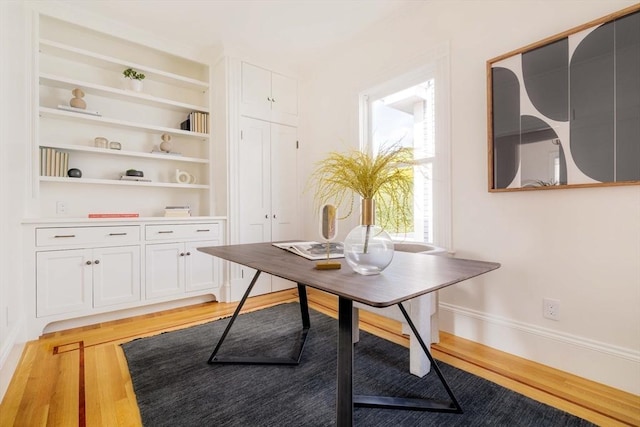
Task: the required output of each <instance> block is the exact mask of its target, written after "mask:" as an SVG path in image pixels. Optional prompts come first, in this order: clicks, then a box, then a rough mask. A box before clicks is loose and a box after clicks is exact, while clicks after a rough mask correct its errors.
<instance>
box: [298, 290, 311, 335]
mask: <svg viewBox="0 0 640 427" xmlns="http://www.w3.org/2000/svg"><path fill="white" fill-rule="evenodd" d="M298 300H299V301H300V314H301V315H302V327H303V328H305V329H309V328H310V327H311V321H310V320H309V302H308V300H307V287H306V286H305V285H303V284H302V283H298Z"/></svg>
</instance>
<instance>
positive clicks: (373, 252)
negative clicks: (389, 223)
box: [344, 225, 393, 276]
mask: <svg viewBox="0 0 640 427" xmlns="http://www.w3.org/2000/svg"><path fill="white" fill-rule="evenodd" d="M344 258H345V260H346V261H347V264H349V267H351V268H352V269H353V270H354V271H355V272H356V273H359V274H362V275H365V276H369V275H372V274H380V272H382V270H384V269H385V268H387V267H388V266H389V264H391V260H392V259H393V240H391V236H389V234H388V233H387V232H386V231H384V230H383V229H382V227H380V226H377V225H359V226H357V227H356V228H354V229H353V230H351V231H350V232H349V234H348V235H347V237H346V238H345V240H344Z"/></svg>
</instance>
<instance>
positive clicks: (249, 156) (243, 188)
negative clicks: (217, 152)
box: [237, 117, 271, 243]
mask: <svg viewBox="0 0 640 427" xmlns="http://www.w3.org/2000/svg"><path fill="white" fill-rule="evenodd" d="M270 126H271V125H270V124H269V123H267V122H263V121H261V120H254V119H249V118H247V117H242V118H241V120H240V129H241V131H240V135H241V137H240V142H239V147H238V168H237V173H238V175H237V177H238V191H239V194H238V202H239V203H238V204H239V206H238V208H239V212H238V213H239V215H238V221H239V225H240V228H239V239H240V243H257V242H268V241H270V240H271V174H270V169H269V168H270V165H269V164H270V157H271V151H270V150H271V141H270V139H271V135H270V129H271V128H270Z"/></svg>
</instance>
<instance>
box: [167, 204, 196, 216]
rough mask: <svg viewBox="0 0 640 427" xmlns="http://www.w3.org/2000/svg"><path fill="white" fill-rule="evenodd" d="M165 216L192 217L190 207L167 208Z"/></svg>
mask: <svg viewBox="0 0 640 427" xmlns="http://www.w3.org/2000/svg"><path fill="white" fill-rule="evenodd" d="M164 216H168V217H185V216H191V208H189V206H167V207H165V208H164Z"/></svg>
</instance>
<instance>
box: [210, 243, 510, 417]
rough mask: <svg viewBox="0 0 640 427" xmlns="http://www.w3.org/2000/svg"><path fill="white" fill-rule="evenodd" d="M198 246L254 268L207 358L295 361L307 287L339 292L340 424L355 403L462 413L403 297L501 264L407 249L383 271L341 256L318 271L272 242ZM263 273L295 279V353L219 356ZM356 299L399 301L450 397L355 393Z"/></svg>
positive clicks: (384, 303) (305, 325)
mask: <svg viewBox="0 0 640 427" xmlns="http://www.w3.org/2000/svg"><path fill="white" fill-rule="evenodd" d="M198 250H200V251H202V252H204V253H207V254H209V255H213V256H216V257H220V258H222V259H225V260H227V261H231V262H235V263H238V264H243V265H246V266H247V267H250V268H253V269H255V270H257V272H256V275H255V276H254V278H253V280H252V282H251V284H250V285H249V288H248V289H247V291H246V292H245V294H244V296H243V297H242V299H241V301H240V303H239V305H238V307H237V308H236V312H235V313H234V316H233V317H232V319H231V320H230V322H229V324H228V325H227V329H226V330H225V332H224V333H223V335H222V337H221V338H220V340H219V341H218V344H217V345H216V347H215V349H214V351H213V353H212V355H211V357H210V359H209V363H261V364H269V363H276V364H295V363H298V362H299V359H300V354H301V353H302V350H303V349H304V342H305V340H306V335H307V331H308V329H309V327H310V325H309V317H308V305H307V300H306V288H305V287H306V286H310V287H312V288H316V289H320V290H322V291H325V292H329V293H331V294H334V295H337V296H338V368H337V403H336V409H337V413H336V420H337V425H338V426H351V425H352V424H353V408H354V406H361V407H362V406H364V407H384V408H391V409H414V410H416V409H417V410H425V411H438V412H457V413H461V412H462V408H461V407H460V405H459V404H458V402H457V400H456V398H455V396H454V394H453V392H452V391H451V389H450V388H449V386H448V384H447V382H446V380H445V378H444V377H443V375H442V373H441V371H440V369H439V368H438V366H437V364H436V362H435V361H434V360H433V357H432V356H431V353H430V352H429V349H428V347H427V346H426V344H425V343H424V341H423V340H422V338H421V337H420V334H419V333H418V331H417V330H416V328H415V326H414V324H413V322H412V321H411V318H410V317H409V315H408V314H407V311H406V310H405V309H404V306H403V305H402V302H404V301H407V300H409V299H412V298H415V297H418V296H420V295H424V294H426V293H429V292H433V291H436V290H438V289H442V288H444V287H447V286H450V285H453V284H455V283H458V282H461V281H463V280H467V279H470V278H472V277H475V276H479V275H481V274H484V273H487V272H489V271H491V270H495V269H497V268H499V267H500V264H497V263H494V262H484V261H473V260H464V259H457V258H448V257H436V256H433V257H428V256H424V255H420V254H413V253H408V252H396V253H395V254H394V256H393V261H392V262H391V264H390V265H389V267H387V269H386V270H384V272H382V274H379V275H375V276H362V275H360V274H357V273H355V272H354V271H353V270H351V268H350V267H349V266H348V265H347V264H346V262H345V261H344V259H343V260H341V262H342V269H340V270H316V269H315V268H314V266H315V262H313V261H309V260H307V259H305V258H303V257H300V256H297V255H294V254H292V253H289V252H287V251H285V250H282V249H279V248H276V247H274V246H272V245H271V243H252V244H243V245H230V246H215V247H206V248H199V249H198ZM261 272H265V273H269V274H273V275H274V276H278V277H282V278H284V279H288V280H292V281H294V282H297V283H298V293H299V295H300V307H301V315H302V333H301V336H300V340H299V341H298V342H297V343H296V347H297V350H296V353H295V354H296V355H297V357H294V358H293V359H291V360H289V359H286V360H265V359H253V360H250V359H247V358H243V357H239V358H218V357H217V352H218V350H219V349H220V346H221V345H222V343H223V341H224V339H225V337H226V335H227V332H228V330H229V329H230V328H231V325H232V324H233V320H235V317H237V315H238V314H239V312H240V309H241V308H242V305H243V304H244V302H245V301H246V299H247V297H248V296H249V293H250V292H251V289H252V287H253V285H254V284H255V282H256V280H257V278H258V276H259V275H260V273H261ZM354 301H357V302H359V303H362V304H366V305H370V306H372V307H388V306H391V305H398V307H399V308H400V311H401V312H402V314H403V316H404V317H405V319H406V320H407V323H408V324H409V327H410V328H411V330H412V331H413V333H414V334H415V336H416V338H417V339H418V341H419V343H420V345H421V347H422V349H423V350H424V351H425V353H426V354H427V357H428V358H429V360H430V361H431V365H432V368H433V370H434V371H435V372H436V374H437V376H438V378H439V379H440V381H441V382H442V385H443V386H444V388H445V389H446V391H447V394H448V395H449V397H450V398H451V401H450V402H442V401H434V400H424V399H420V400H418V399H407V398H397V397H387V396H354V395H353V389H352V384H353V379H352V375H353V342H352V332H353V302H354Z"/></svg>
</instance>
